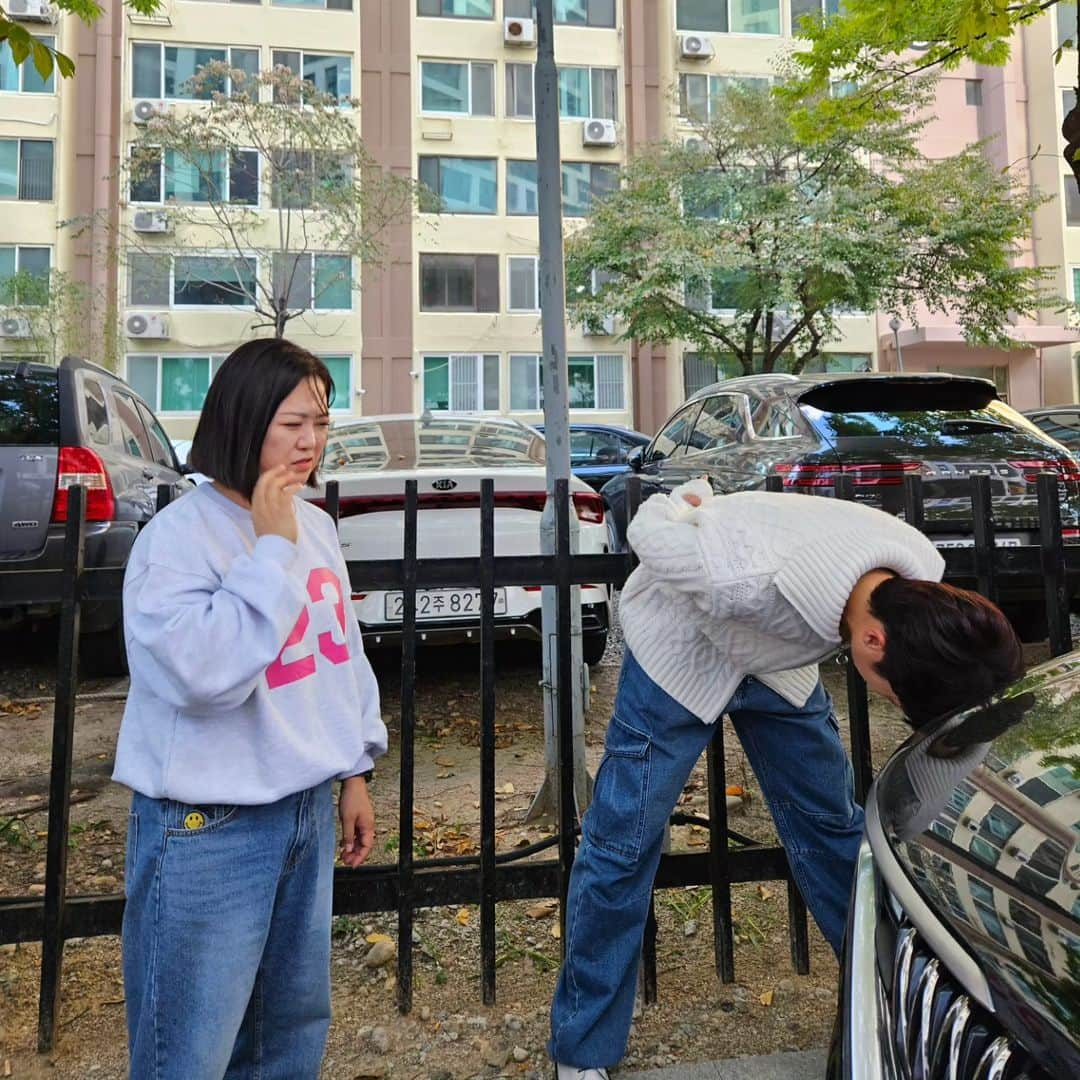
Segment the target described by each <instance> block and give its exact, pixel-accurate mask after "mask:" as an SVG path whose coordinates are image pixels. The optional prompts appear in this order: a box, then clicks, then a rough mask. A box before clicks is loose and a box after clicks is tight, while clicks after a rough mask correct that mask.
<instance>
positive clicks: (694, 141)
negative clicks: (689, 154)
mask: <svg viewBox="0 0 1080 1080" xmlns="http://www.w3.org/2000/svg"><path fill="white" fill-rule="evenodd" d="M683 146H684V147H685V148H686V149H687V150H693V151H694V153H695V154H702V153H704V152H705V150H706V149H707V147H706V145H705V140H704V139H702V138H700V137H699V136H697V135H690V136H688V137H687V138H686V139H684V140H683Z"/></svg>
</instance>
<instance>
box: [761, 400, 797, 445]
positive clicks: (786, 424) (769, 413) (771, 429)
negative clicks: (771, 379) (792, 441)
mask: <svg viewBox="0 0 1080 1080" xmlns="http://www.w3.org/2000/svg"><path fill="white" fill-rule="evenodd" d="M750 419H751V423H752V424H753V428H754V434H755V435H757V437H758V438H759V439H789V438H791V437H792V436H793V435H798V434H799V430H798V428H797V427H796V426H795V421H794V419H793V418H792V416H791V413H790V411H789V410H788V407H787V402H786V401H785V400H784V399H783V398H778V397H775V398H763V399H761V400H759V401H756V402H755V403H754V412H753V415H752V416H751V418H750Z"/></svg>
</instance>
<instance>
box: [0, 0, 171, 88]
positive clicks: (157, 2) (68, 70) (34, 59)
mask: <svg viewBox="0 0 1080 1080" xmlns="http://www.w3.org/2000/svg"><path fill="white" fill-rule="evenodd" d="M52 5H53V7H55V8H56V9H57V10H58V11H62V12H67V13H68V14H69V15H75V16H77V17H78V18H80V19H82V21H83V22H84V23H86V25H87V26H93V24H94V23H95V22H97V20H98V19H99V18H101V16H102V14H103V12H104V9H103V8H102V7H101V6H100V5H99V4H97V3H95V0H52ZM124 6H125V7H128V8H131V10H132V11H135V12H138V13H139V14H140V15H153V14H154V12H156V11H159V10H160V9H161V8H162V7H163V6H164V3H163V0H124ZM4 42H6V43H7V46H8V47H9V48H10V49H11V56H12V59H13V60H14V61H15V63H16V64H23V63H25V62H26V61H27V60H30V62H31V63H32V64H33V65H34V67H35V68H37V70H38V74H39V75H40V76H41V77H42V78H43V79H47V78H48V77H49V75H50V74H51V73H52V70H53V67H54V66H55V68H56V70H57V71H59V72H60V74H61V75H62V76H63V77H64V78H65V79H67V78H70V77H71V76H72V75H74V74H75V61H74V60H72V59H71V57H70V56H66V55H65V54H64V53H62V52H59V51H58V50H56V49H53V48H50V47H49V46H48V45H46V44H45V43H44V42H42V41H39V40H38V39H37V38H36V37H35V36H34V34H33V32H32V30H31V29H30V28H29V27H27V26H26V25H25V24H23V23H20V22H16V21H15V20H14V19H11V18H9V16H8V14H7V11H6V10H5V8H4V7H3V5H0V48H3V43H4Z"/></svg>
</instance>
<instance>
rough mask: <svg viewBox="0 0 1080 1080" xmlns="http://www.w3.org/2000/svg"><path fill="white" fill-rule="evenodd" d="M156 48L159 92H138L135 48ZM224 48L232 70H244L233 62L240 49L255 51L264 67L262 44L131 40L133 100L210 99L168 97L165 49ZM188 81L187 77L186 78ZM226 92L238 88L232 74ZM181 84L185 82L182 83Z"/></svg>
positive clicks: (249, 0)
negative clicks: (234, 54) (234, 53)
mask: <svg viewBox="0 0 1080 1080" xmlns="http://www.w3.org/2000/svg"><path fill="white" fill-rule="evenodd" d="M229 2H232V3H238V2H243V3H253V4H259V3H261V0H229ZM136 46H138V47H139V48H156V49H157V52H158V87H157V88H158V92H157V93H156V94H137V93H135V48H136ZM166 48H175V49H223V50H224V51H225V63H226V64H228V65H229V69H230V70H242V69H241V68H240V67H239V65H237V64H234V63H233V59H232V56H233V50H234V49H238V50H241V51H243V52H254V53H256V54H257V56H258V65H257V66H258V67H259V68H260V69H261V68H262V46H261V45H218V44H216V43H211V42H201V41H200V42H196V43H194V44H189V43H188V42H181V41H147V40H142V39H135V40H133V41H132V42H131V50H130V52H129V56H130V59H131V78H130V81H129V89H130V96H131V100H132V101H140V100H142V99H143V98H147V97H149V98H151V99H156V100H158V101H165V102H169V103H176V102H199V101H204V102H205V101H210V100H211V99H210V98H196V97H167V96H166V94H165V49H166ZM184 82H187V79H185V80H184ZM225 83H226V86H225V94H226V96H227V97H232V95H233V93H234V92H235V90H236V89H237V88H236V86H234V84H233V80H232V77H231V76H227V77H226V80H225ZM180 85H181V86H182V85H183V83H181V84H180Z"/></svg>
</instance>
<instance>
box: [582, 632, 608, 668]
mask: <svg viewBox="0 0 1080 1080" xmlns="http://www.w3.org/2000/svg"><path fill="white" fill-rule="evenodd" d="M607 635H608V632H607V628H606V627H605V628H604V629H603V630H594V631H593V632H592V633H590V634H582V636H581V657H582V659H583V660H584V661H585V663H586V664H588V665H589V667H592V666H593V664H599V663H600V661H601V660H602V659H603V658H604V652H605V650H606V649H607Z"/></svg>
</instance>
